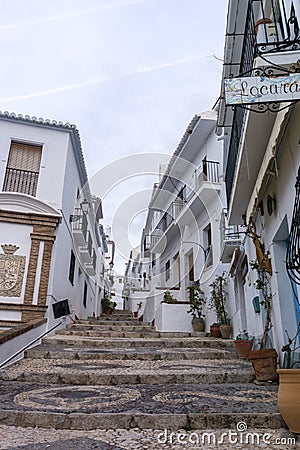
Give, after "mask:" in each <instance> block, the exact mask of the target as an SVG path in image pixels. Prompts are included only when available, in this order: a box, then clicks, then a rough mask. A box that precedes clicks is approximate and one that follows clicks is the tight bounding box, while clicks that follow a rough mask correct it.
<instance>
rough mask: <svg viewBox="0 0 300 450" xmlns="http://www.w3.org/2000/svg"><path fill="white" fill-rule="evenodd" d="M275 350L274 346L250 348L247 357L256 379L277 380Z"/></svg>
mask: <svg viewBox="0 0 300 450" xmlns="http://www.w3.org/2000/svg"><path fill="white" fill-rule="evenodd" d="M277 357H278V355H277V352H276V350H275V348H268V349H264V350H252V351H251V352H250V353H249V359H250V360H251V362H252V366H253V369H254V372H255V377H256V379H257V380H258V381H277V379H278V375H277Z"/></svg>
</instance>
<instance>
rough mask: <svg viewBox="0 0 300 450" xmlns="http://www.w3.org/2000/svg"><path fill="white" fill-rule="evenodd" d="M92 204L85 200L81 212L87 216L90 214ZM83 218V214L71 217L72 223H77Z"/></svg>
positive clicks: (81, 205)
mask: <svg viewBox="0 0 300 450" xmlns="http://www.w3.org/2000/svg"><path fill="white" fill-rule="evenodd" d="M90 206H91V205H90V203H89V202H88V201H87V199H86V198H85V199H84V200H83V201H82V202H81V203H80V208H81V211H82V212H83V214H84V215H85V216H86V215H87V213H88V212H89V209H90ZM78 209H79V208H77V210H78ZM81 217H82V215H81V214H75V215H73V214H72V215H70V219H69V220H70V222H76V221H77V220H79V219H80V218H81Z"/></svg>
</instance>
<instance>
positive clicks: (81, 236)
mask: <svg viewBox="0 0 300 450" xmlns="http://www.w3.org/2000/svg"><path fill="white" fill-rule="evenodd" d="M74 212H75V216H74V217H76V220H74V221H73V222H72V230H73V236H74V240H75V242H76V244H77V245H78V246H85V245H86V240H87V229H88V222H87V218H86V215H85V214H83V213H82V210H81V208H75V211H74Z"/></svg>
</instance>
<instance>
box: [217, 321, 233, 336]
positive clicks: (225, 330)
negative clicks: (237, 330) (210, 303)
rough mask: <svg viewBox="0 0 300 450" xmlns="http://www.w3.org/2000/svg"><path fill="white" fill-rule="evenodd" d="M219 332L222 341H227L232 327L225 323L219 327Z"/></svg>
mask: <svg viewBox="0 0 300 450" xmlns="http://www.w3.org/2000/svg"><path fill="white" fill-rule="evenodd" d="M220 332H221V336H222V339H229V338H230V336H231V332H232V326H231V325H229V324H227V323H226V324H225V323H223V324H221V325H220Z"/></svg>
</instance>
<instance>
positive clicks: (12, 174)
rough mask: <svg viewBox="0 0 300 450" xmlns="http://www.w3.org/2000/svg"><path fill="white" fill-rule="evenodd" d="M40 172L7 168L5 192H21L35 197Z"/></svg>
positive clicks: (4, 184)
mask: <svg viewBox="0 0 300 450" xmlns="http://www.w3.org/2000/svg"><path fill="white" fill-rule="evenodd" d="M38 178H39V172H31V171H29V170H21V169H13V168H10V167H7V169H6V172H5V178H4V183H3V191H8V192H21V193H22V194H28V195H32V196H33V197H35V195H36V189H37V183H38Z"/></svg>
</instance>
